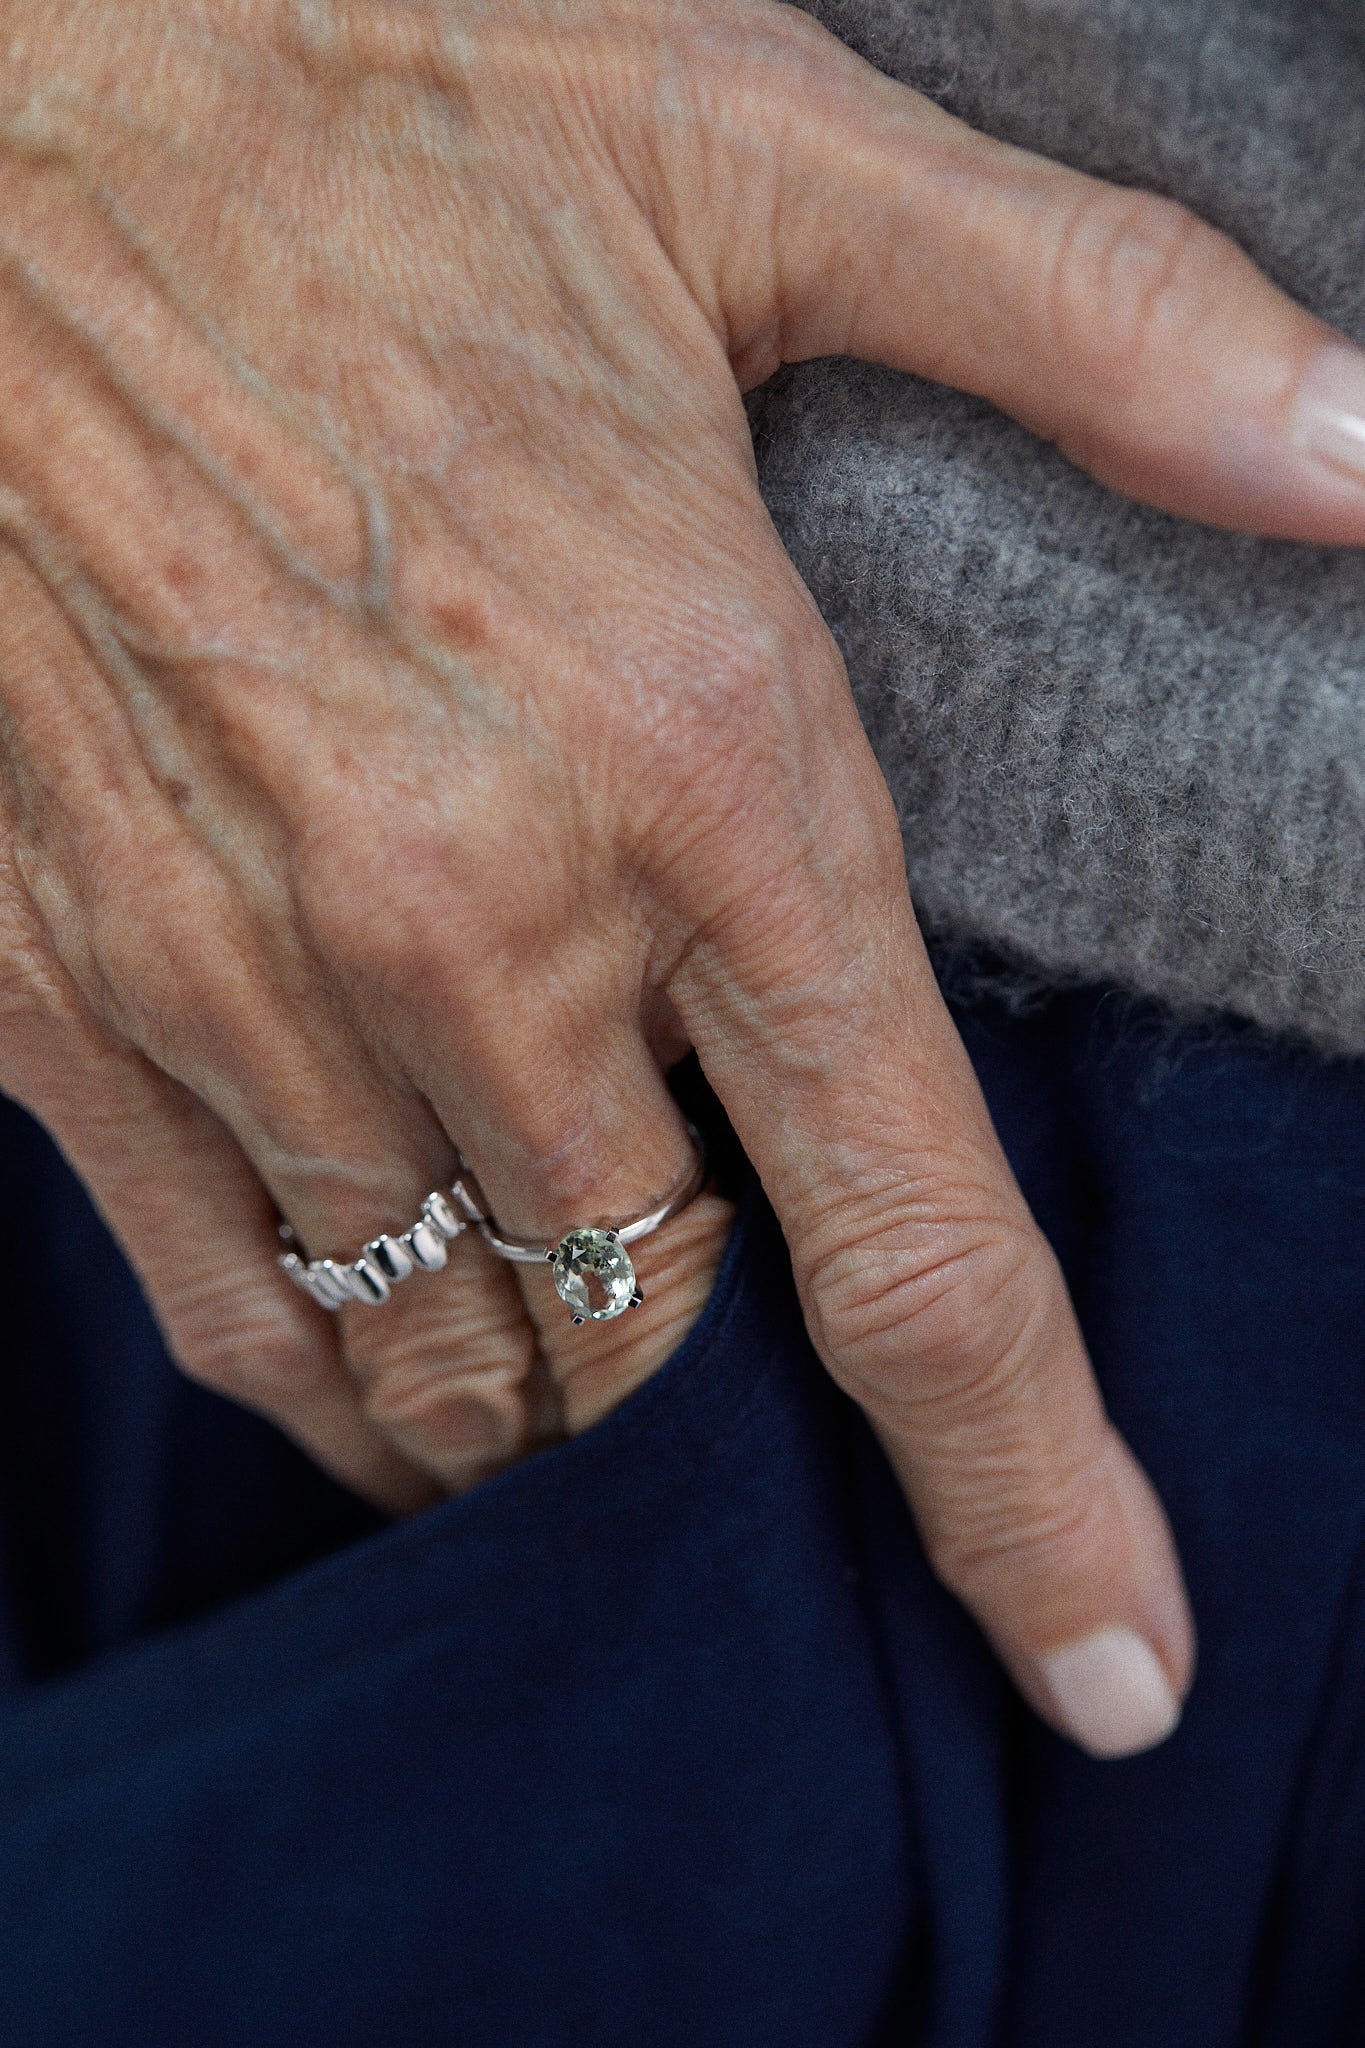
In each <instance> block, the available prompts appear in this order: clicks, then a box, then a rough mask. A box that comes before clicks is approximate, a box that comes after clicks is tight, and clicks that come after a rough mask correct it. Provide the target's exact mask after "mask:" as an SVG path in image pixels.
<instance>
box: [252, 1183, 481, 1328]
mask: <svg viewBox="0 0 1365 2048" xmlns="http://www.w3.org/2000/svg"><path fill="white" fill-rule="evenodd" d="M482 1221H483V1210H482V1208H481V1207H480V1205H479V1204H478V1202H476V1201H475V1199H474V1197H473V1196H472V1195H471V1194H470V1192H469V1190H468V1188H467V1187H466V1186H465V1184H464V1181H463V1180H457V1181H452V1182H451V1185H450V1188H449V1190H448V1191H447V1190H445V1189H441V1188H437V1189H435V1190H434V1192H433V1193H431V1194H429V1195H428V1196H427V1198H426V1200H425V1201H424V1202H423V1204H422V1213H421V1215H420V1216H419V1217H418V1219H417V1221H416V1222H415V1223H414V1224H413V1225H412V1227H411V1229H409V1230H405V1231H403V1233H402V1234H401V1236H393V1237H390V1236H388V1235H387V1234H386V1235H384V1236H382V1237H375V1238H371V1240H370V1242H369V1243H368V1244H367V1245H366V1246H365V1249H364V1250H363V1251H362V1252H361V1254H360V1256H359V1258H357V1259H307V1258H304V1257H302V1255H301V1254H300V1253H299V1252H297V1251H289V1252H285V1253H284V1254H283V1256H282V1257H281V1259H280V1264H281V1266H282V1267H283V1268H284V1270H285V1272H286V1273H287V1274H288V1275H289V1277H290V1279H291V1280H292V1281H294V1283H295V1284H296V1285H297V1286H299V1287H301V1288H302V1289H303V1290H304V1292H305V1294H311V1295H312V1297H313V1299H314V1301H315V1302H316V1303H317V1304H318V1307H319V1308H329V1309H338V1308H344V1307H345V1306H346V1304H347V1302H348V1301H363V1302H367V1303H368V1304H369V1305H370V1307H371V1308H378V1307H379V1306H380V1305H381V1304H382V1303H383V1302H386V1301H387V1300H388V1298H389V1296H390V1295H391V1294H392V1292H393V1290H394V1288H395V1287H396V1286H397V1285H398V1283H399V1281H400V1280H406V1279H407V1278H408V1276H409V1274H412V1273H419V1272H420V1273H438V1272H439V1271H440V1270H441V1267H442V1266H444V1264H445V1262H446V1260H447V1259H448V1258H449V1257H450V1251H449V1246H450V1244H451V1241H452V1239H454V1238H457V1237H458V1236H459V1234H460V1232H461V1231H462V1230H467V1229H468V1228H469V1226H470V1224H471V1223H481V1222H482ZM280 1236H281V1237H282V1238H283V1239H284V1242H285V1243H286V1244H293V1243H294V1242H295V1238H294V1231H293V1228H292V1226H291V1225H290V1224H288V1223H282V1224H281V1225H280Z"/></svg>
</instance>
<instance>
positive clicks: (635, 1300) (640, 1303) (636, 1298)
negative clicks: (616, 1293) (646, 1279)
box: [626, 1287, 645, 1308]
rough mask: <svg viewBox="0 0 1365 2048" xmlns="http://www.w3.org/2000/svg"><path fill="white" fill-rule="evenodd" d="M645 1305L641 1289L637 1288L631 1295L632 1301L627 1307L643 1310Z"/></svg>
mask: <svg viewBox="0 0 1365 2048" xmlns="http://www.w3.org/2000/svg"><path fill="white" fill-rule="evenodd" d="M644 1305H645V1298H644V1296H643V1294H641V1292H640V1290H639V1288H638V1287H637V1288H636V1290H635V1292H634V1294H632V1295H631V1297H630V1300H629V1301H628V1302H627V1303H626V1306H627V1308H643V1307H644Z"/></svg>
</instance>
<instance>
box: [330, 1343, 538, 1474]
mask: <svg viewBox="0 0 1365 2048" xmlns="http://www.w3.org/2000/svg"><path fill="white" fill-rule="evenodd" d="M362 1406H363V1408H364V1411H365V1414H366V1416H367V1417H368V1418H369V1420H370V1421H371V1422H372V1423H374V1425H375V1427H376V1428H377V1429H379V1430H381V1431H382V1432H383V1433H384V1435H386V1436H388V1437H390V1438H392V1439H393V1440H395V1441H397V1442H398V1443H400V1444H402V1445H404V1446H405V1447H407V1448H410V1449H411V1450H413V1451H414V1452H415V1453H416V1455H418V1456H419V1457H420V1459H421V1461H422V1462H423V1463H425V1464H433V1463H434V1464H436V1465H438V1466H440V1467H442V1468H445V1469H449V1468H451V1467H456V1468H459V1467H463V1466H466V1465H477V1464H478V1463H479V1462H480V1461H482V1460H486V1459H488V1458H495V1459H496V1458H505V1457H509V1456H511V1455H513V1454H515V1452H516V1451H517V1450H519V1449H520V1448H521V1447H522V1446H523V1445H524V1443H525V1441H526V1439H527V1437H528V1434H529V1429H528V1415H527V1390H526V1367H525V1365H524V1364H523V1363H522V1362H521V1361H520V1360H509V1359H508V1358H507V1355H506V1345H505V1343H504V1344H503V1345H502V1346H501V1347H497V1346H486V1347H481V1346H479V1345H478V1344H477V1343H470V1344H469V1345H467V1346H465V1345H462V1347H461V1355H460V1359H459V1363H458V1365H457V1366H455V1367H452V1365H451V1363H450V1355H449V1351H448V1350H447V1352H446V1353H445V1355H444V1356H443V1357H441V1358H439V1359H438V1358H435V1357H433V1356H432V1355H431V1354H430V1353H429V1352H428V1353H426V1354H422V1353H420V1352H418V1353H414V1354H412V1355H409V1356H406V1357H405V1356H403V1354H402V1353H401V1352H400V1353H398V1354H396V1355H394V1356H393V1357H390V1358H388V1359H386V1360H385V1362H384V1364H383V1365H382V1366H381V1367H380V1368H378V1369H377V1370H375V1371H374V1372H373V1375H372V1377H371V1378H370V1381H369V1384H368V1385H367V1386H366V1388H365V1390H364V1394H363V1396H362Z"/></svg>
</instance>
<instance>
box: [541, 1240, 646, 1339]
mask: <svg viewBox="0 0 1365 2048" xmlns="http://www.w3.org/2000/svg"><path fill="white" fill-rule="evenodd" d="M551 1271H552V1272H553V1274H554V1283H555V1291H556V1292H557V1294H558V1295H559V1298H560V1300H561V1301H562V1302H566V1303H567V1304H568V1306H569V1307H570V1308H571V1309H572V1310H573V1312H574V1314H575V1315H576V1316H583V1317H586V1318H591V1320H592V1321H593V1322H594V1323H607V1322H610V1321H611V1318H612V1317H613V1316H619V1315H622V1314H624V1312H625V1310H626V1309H628V1308H629V1307H630V1304H631V1297H632V1296H633V1295H634V1293H635V1268H634V1266H632V1264H631V1263H630V1254H629V1252H627V1250H626V1248H625V1246H624V1245H623V1244H622V1243H621V1240H620V1239H619V1238H618V1237H615V1236H613V1235H612V1233H611V1232H610V1231H607V1230H571V1231H570V1232H569V1234H568V1236H567V1237H566V1238H563V1239H561V1241H560V1243H559V1245H558V1246H557V1248H556V1250H555V1255H554V1264H553V1266H552V1268H551Z"/></svg>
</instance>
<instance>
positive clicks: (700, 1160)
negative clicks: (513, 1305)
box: [479, 1124, 706, 1266]
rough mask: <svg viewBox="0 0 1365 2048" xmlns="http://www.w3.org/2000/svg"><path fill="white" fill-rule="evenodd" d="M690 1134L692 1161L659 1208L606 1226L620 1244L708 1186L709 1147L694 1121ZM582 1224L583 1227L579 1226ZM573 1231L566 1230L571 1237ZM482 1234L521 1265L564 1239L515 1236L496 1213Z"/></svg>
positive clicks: (550, 1253) (538, 1260)
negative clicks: (626, 1220) (644, 1214)
mask: <svg viewBox="0 0 1365 2048" xmlns="http://www.w3.org/2000/svg"><path fill="white" fill-rule="evenodd" d="M687 1135H688V1137H689V1138H690V1139H691V1140H692V1149H693V1160H692V1164H691V1166H690V1167H689V1168H688V1170H687V1172H686V1174H685V1175H684V1177H683V1178H682V1179H681V1180H680V1181H679V1182H678V1184H677V1186H676V1187H675V1188H674V1189H673V1190H672V1192H671V1193H670V1194H668V1195H666V1196H665V1197H664V1199H663V1201H662V1202H660V1204H659V1206H658V1208H657V1209H651V1210H650V1212H649V1214H648V1215H647V1216H636V1217H635V1218H634V1219H633V1220H632V1221H631V1222H629V1223H614V1224H610V1225H604V1226H603V1227H604V1228H609V1229H610V1230H611V1232H612V1235H613V1236H614V1237H615V1238H616V1240H617V1241H618V1243H620V1244H634V1243H635V1241H636V1239H637V1238H641V1237H648V1236H649V1234H650V1232H651V1231H652V1230H657V1229H658V1228H659V1225H660V1224H661V1223H667V1222H668V1220H669V1218H670V1217H672V1216H676V1215H677V1214H678V1211H679V1210H680V1209H685V1208H686V1207H687V1205H688V1203H689V1202H691V1201H695V1199H696V1197H697V1196H698V1195H699V1194H700V1193H701V1191H702V1189H703V1188H704V1187H705V1185H706V1147H705V1146H704V1145H703V1144H702V1140H701V1133H700V1132H699V1131H698V1129H697V1127H696V1125H695V1124H689V1125H688V1126H687ZM580 1227H581V1226H580ZM573 1234H574V1232H573V1231H569V1232H566V1235H567V1236H572V1235H573ZM479 1235H480V1237H481V1238H482V1239H483V1241H484V1243H485V1244H486V1245H489V1246H491V1248H492V1249H493V1250H494V1251H495V1252H496V1253H497V1255H498V1257H499V1258H500V1259H512V1260H515V1262H516V1263H517V1264H518V1265H526V1266H534V1265H541V1264H543V1263H544V1262H545V1260H547V1259H551V1258H553V1257H554V1255H555V1252H556V1250H557V1249H558V1247H559V1245H560V1244H562V1243H563V1242H564V1240H563V1238H551V1239H546V1238H543V1237H512V1236H511V1235H509V1234H508V1233H507V1232H506V1231H504V1230H503V1228H502V1225H501V1224H500V1223H499V1222H498V1220H497V1218H496V1217H495V1216H488V1217H485V1218H484V1220H483V1221H482V1222H481V1223H480V1224H479Z"/></svg>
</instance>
